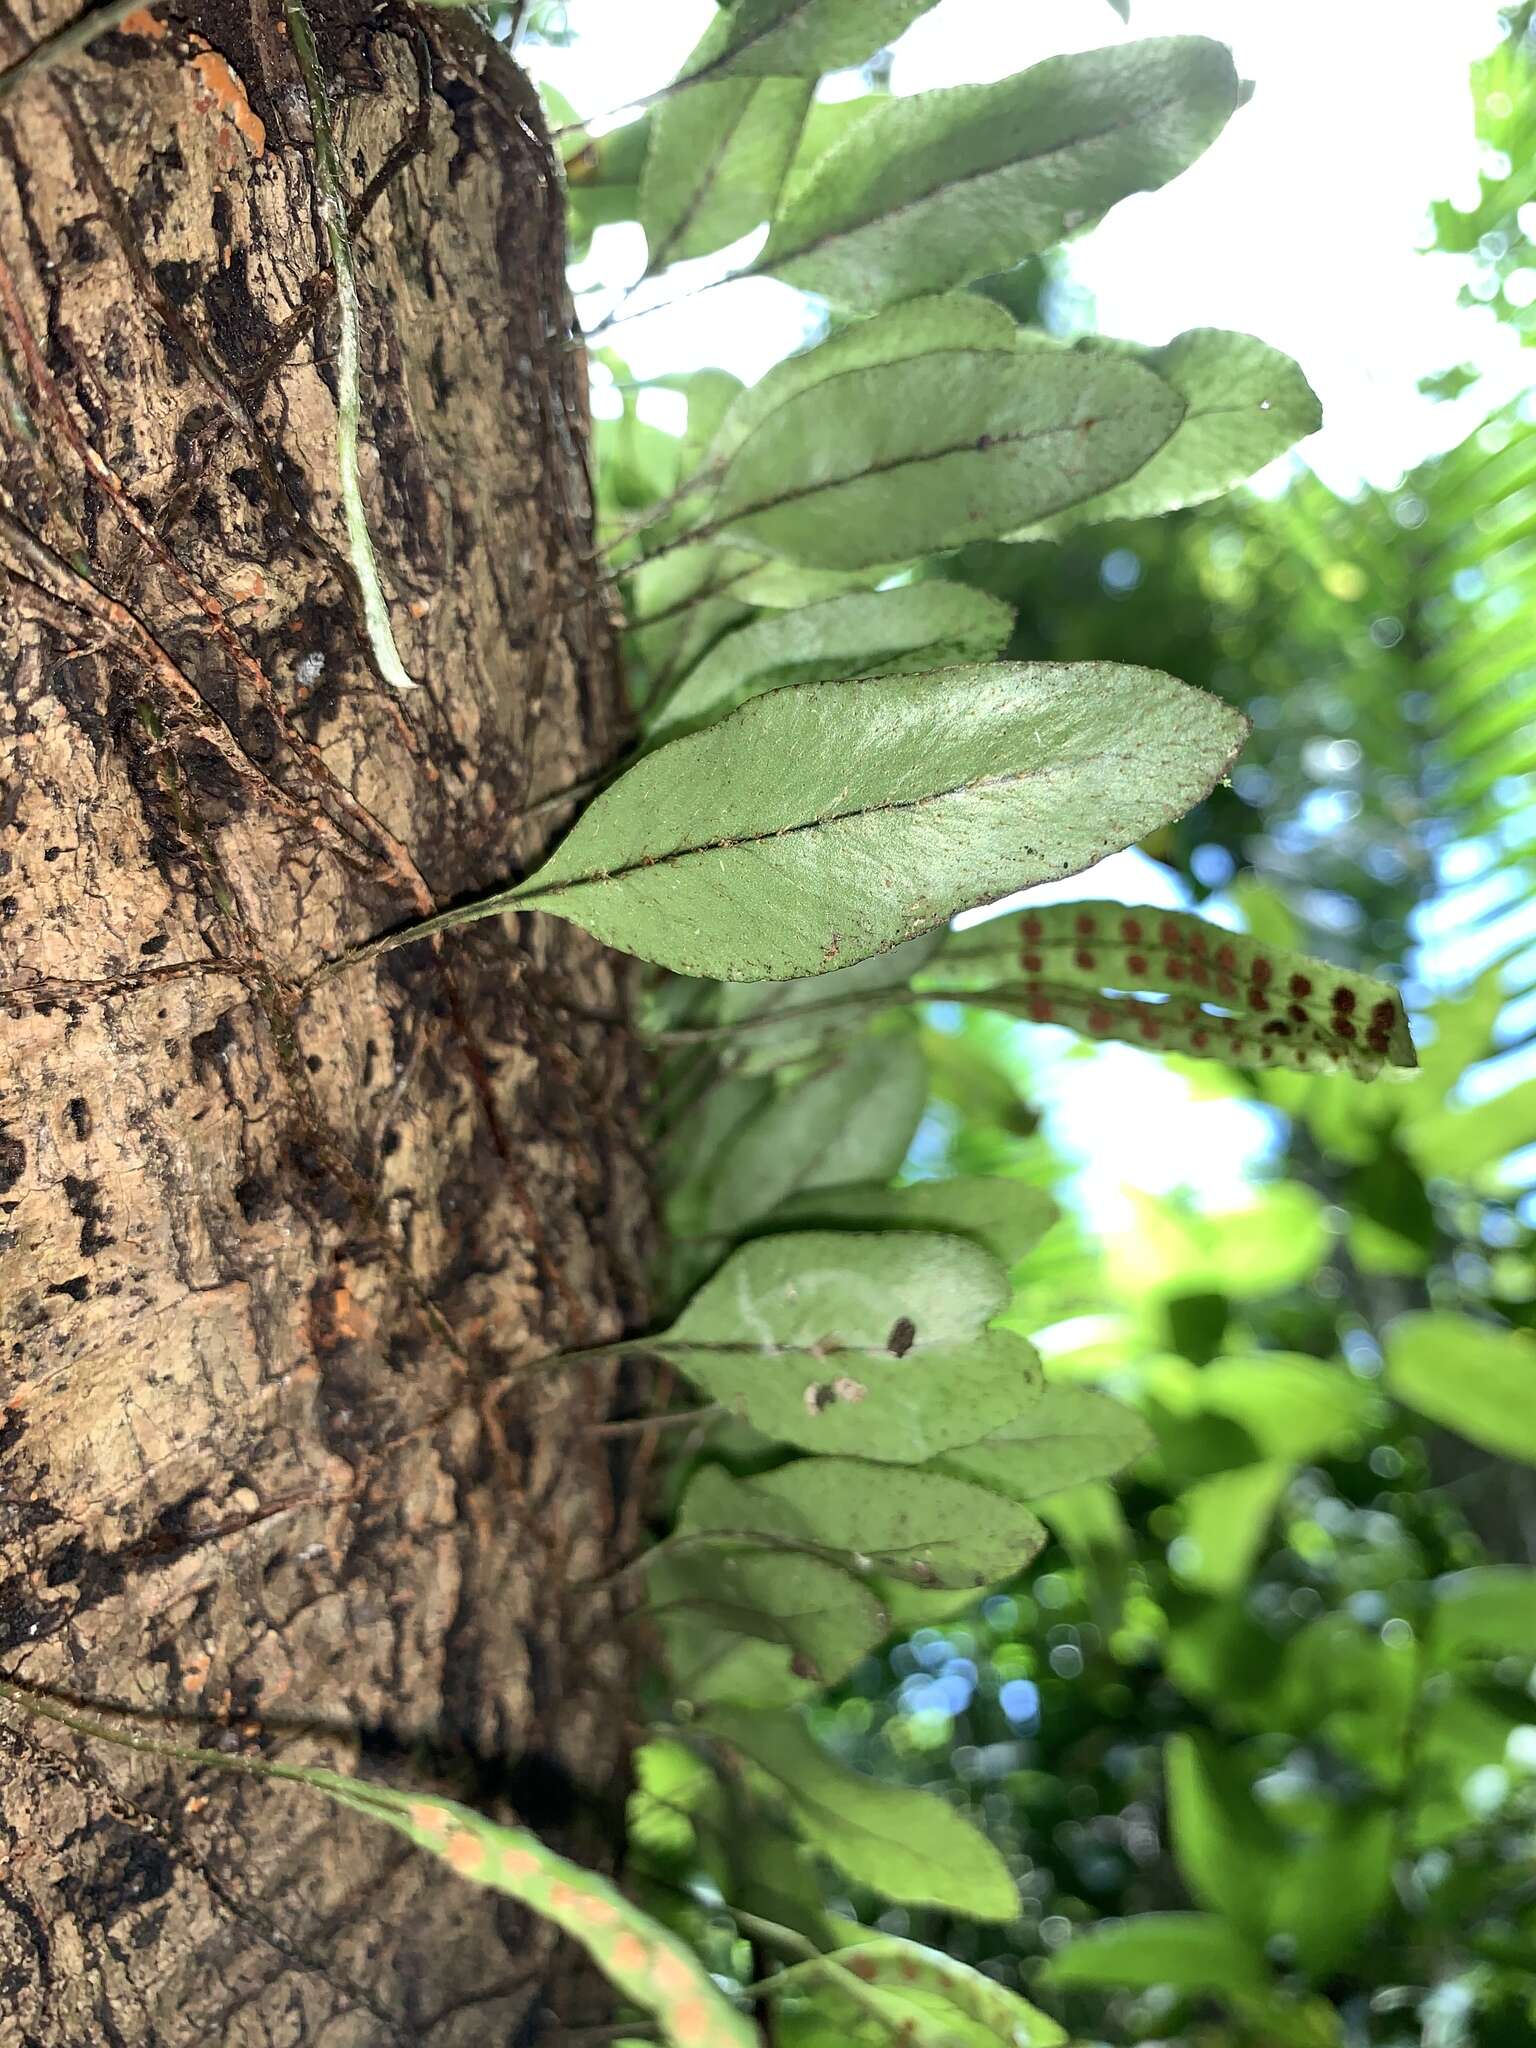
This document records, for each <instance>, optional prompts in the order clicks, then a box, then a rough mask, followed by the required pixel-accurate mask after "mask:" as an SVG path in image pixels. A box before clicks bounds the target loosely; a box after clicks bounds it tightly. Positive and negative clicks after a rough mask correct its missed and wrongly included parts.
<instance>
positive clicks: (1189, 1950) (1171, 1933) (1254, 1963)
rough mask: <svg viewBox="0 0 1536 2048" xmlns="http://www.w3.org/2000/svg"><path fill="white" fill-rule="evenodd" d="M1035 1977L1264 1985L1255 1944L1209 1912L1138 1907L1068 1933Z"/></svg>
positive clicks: (1221, 1987) (1183, 1985)
mask: <svg viewBox="0 0 1536 2048" xmlns="http://www.w3.org/2000/svg"><path fill="white" fill-rule="evenodd" d="M1040 1981H1041V1982H1042V1983H1045V1984H1050V1985H1052V1986H1054V1987H1056V1988H1057V1989H1060V1988H1061V1987H1062V1986H1063V1985H1075V1984H1117V1985H1121V1986H1123V1987H1124V1988H1125V1989H1127V1990H1133V1991H1142V1990H1148V1989H1150V1988H1151V1987H1152V1986H1153V1985H1157V1984H1169V1985H1172V1986H1173V1987H1174V1988H1175V1989H1177V1990H1179V1991H1215V1992H1224V1993H1225V1994H1226V1995H1227V1996H1228V1997H1241V1996H1243V1995H1244V1994H1245V1993H1249V1992H1262V1991H1266V1990H1268V1989H1269V1987H1270V1984H1271V1981H1272V1980H1271V1977H1270V1972H1269V1965H1268V1964H1267V1963H1266V1962H1265V1960H1264V1952H1263V1950H1262V1948H1260V1947H1258V1946H1257V1945H1256V1944H1255V1943H1253V1942H1251V1941H1248V1940H1246V1939H1245V1938H1244V1936H1243V1935H1241V1934H1240V1933H1239V1932H1238V1931H1237V1929H1236V1928H1235V1927H1233V1926H1231V1925H1230V1923H1229V1922H1227V1921H1226V1920H1223V1919H1221V1918H1219V1917H1218V1916H1217V1915H1216V1914H1214V1913H1138V1914H1137V1915H1136V1917H1135V1918H1134V1919H1133V1920H1118V1921H1113V1922H1111V1923H1110V1924H1109V1925H1107V1926H1098V1927H1092V1928H1089V1929H1088V1930H1087V1931H1086V1932H1085V1933H1082V1934H1078V1935H1076V1936H1074V1938H1073V1940H1072V1941H1071V1942H1070V1943H1069V1945H1068V1946H1067V1947H1066V1948H1063V1949H1058V1950H1057V1952H1056V1954H1055V1955H1053V1956H1052V1957H1050V1959H1049V1960H1048V1961H1047V1962H1046V1964H1045V1966H1044V1968H1043V1969H1042V1971H1041V1973H1040Z"/></svg>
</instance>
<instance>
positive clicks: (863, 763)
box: [394, 662, 1247, 981]
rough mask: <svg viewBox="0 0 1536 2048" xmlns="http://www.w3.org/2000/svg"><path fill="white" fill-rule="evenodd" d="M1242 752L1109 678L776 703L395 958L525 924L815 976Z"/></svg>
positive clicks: (716, 963)
mask: <svg viewBox="0 0 1536 2048" xmlns="http://www.w3.org/2000/svg"><path fill="white" fill-rule="evenodd" d="M1246 732H1247V721H1246V719H1244V718H1243V717H1242V715H1241V714H1240V713H1238V712H1236V711H1233V710H1231V709H1230V708H1229V707H1228V706H1226V705H1224V704H1221V703H1219V702H1218V701H1217V700H1216V699H1215V698H1214V697H1208V696H1205V695H1204V694H1203V693H1202V692H1200V691H1198V690H1192V689H1190V688H1188V687H1187V686H1186V685H1185V684H1183V683H1179V682H1176V681H1175V680H1174V679H1173V678H1172V677H1171V676H1165V675H1160V674H1159V673H1158V672H1157V671H1156V670H1153V669H1138V668H1122V667H1118V666H1115V665H1113V664H1110V663H1105V662H1085V663H1082V664H1078V665H1073V666H1056V665H1054V664H1048V663H1025V662H998V663H994V664H993V665H991V666H989V667H977V668H952V669H941V670H938V671H937V672H935V673H934V674H931V675H922V676H892V677H881V678H876V679H871V680H868V681H865V682H852V683H805V684H802V685H801V686H800V687H799V688H797V689H789V690H773V691H770V692H769V693H768V695H766V696H763V697H757V698H754V699H753V700H752V701H751V702H750V703H748V704H744V705H743V706H742V707H741V709H740V710H739V711H733V712H732V713H731V714H730V716H729V717H727V718H724V719H722V720H721V721H720V723H719V724H718V725H712V726H710V727H708V728H707V729H706V730H705V731H703V732H697V733H691V734H689V735H688V736H687V737H685V738H683V739H679V740H673V741H672V742H670V744H668V745H666V746H664V747H659V748H658V749H657V750H656V752H655V753H653V754H648V755H647V756H646V757H645V758H644V759H643V760H641V761H639V762H638V763H637V764H636V765H635V766H634V767H633V768H631V769H630V770H629V772H628V774H627V775H624V776H622V777H621V778H620V779H619V781H618V782H616V783H615V784H614V785H613V787H612V788H611V789H609V790H606V791H605V792H604V793H603V794H602V795H601V796H599V797H598V798H597V800H596V801H595V802H594V803H593V804H592V805H591V806H590V808H589V809H588V810H587V811H586V812H584V813H583V815H582V817H581V818H580V819H579V820H578V821H577V823H576V825H575V827H574V828H573V829H572V831H571V832H570V833H569V834H568V836H567V837H566V839H565V840H564V842H563V843H562V845H561V846H560V848H559V850H558V852H557V853H556V854H555V855H554V857H553V858H552V859H551V860H550V861H549V862H548V863H547V864H546V866H544V867H543V868H541V869H540V870H539V872H538V873H537V874H536V875H534V876H533V877H531V879H530V880H528V881H526V882H524V883H522V884H521V885H520V886H519V887H518V888H516V889H514V890H511V891H508V892H507V893H506V894H505V895H503V896H499V897H496V898H493V899H491V900H490V901H488V902H486V903H481V904H476V905H472V906H468V907H467V908H466V909H464V910H452V911H447V912H445V913H444V914H443V915H442V916H441V917H440V918H437V919H432V920H428V921H427V922H426V923H424V924H421V925H417V926H416V927H414V929H413V931H412V933H411V934H410V936H412V937H420V936H424V935H425V934H426V933H427V932H430V931H434V930H442V929H445V928H446V927H448V926H450V925H453V924H458V923H462V922H464V921H465V919H466V918H467V917H474V916H486V915H489V914H491V913H493V912H494V911H498V910H503V909H512V908H520V909H544V910H550V911H554V912H555V913H557V914H558V915H560V916H562V917H568V918H570V919H572V921H573V922H575V923H577V924H580V925H582V926H584V927H585V929H586V930H588V931H590V932H592V933H593V934H594V935H595V936H597V937H598V938H600V939H602V940H604V941H605V943H607V944H609V945H615V946H618V947H620V948H621V949H623V950H625V951H628V952H632V953H638V954H639V955H640V956H641V957H642V958H643V959H648V960H655V961H658V962H659V963H660V964H661V965H662V966H665V967H671V968H674V969H675V970H677V971H678V972H680V973H683V974H694V975H703V976H706V977H708V978H711V979H714V980H719V981H759V980H790V979H793V978H796V977H798V976H802V975H811V974H820V973H825V972H826V970H827V969H828V968H831V967H842V966H848V965H851V964H852V962H854V961H856V960H862V959H866V958H867V957H868V956H869V955H870V954H871V953H878V952H883V951H884V950H885V949H886V948H888V947H890V946H894V945H897V944H899V943H900V942H901V941H902V940H903V939H908V938H913V937H915V936H916V935H917V934H918V933H919V932H924V931H929V930H931V929H932V928H933V927H934V926H935V925H936V924H938V923H940V922H941V921H942V920H944V919H945V918H947V917H949V916H951V915H952V914H953V913H954V912H955V911H957V910H960V909H963V908H965V907H967V906H969V905H971V904H974V903H977V902H985V901H989V900H995V899H996V898H998V897H1001V896H1006V895H1009V894H1010V893H1011V892H1012V891H1014V890H1016V889H1020V888H1024V887H1026V886H1027V885H1028V884H1029V883H1031V882H1036V881H1044V880H1046V879H1048V878H1049V879H1053V880H1054V879H1057V878H1059V877H1061V876H1063V875H1070V874H1075V873H1076V872H1078V871H1079V870H1080V869H1082V868H1084V867H1089V866H1091V865H1092V864H1093V863H1094V862H1095V861H1098V860H1101V859H1103V857H1104V856H1105V854H1108V853H1113V852H1116V851H1118V850H1119V849H1120V848H1122V847H1125V846H1129V845H1132V844H1134V843H1135V841H1136V840H1138V839H1140V838H1142V837H1143V836H1144V835H1145V834H1146V833H1148V832H1150V831H1151V830H1153V829H1154V827H1156V826H1158V825H1161V824H1164V823H1166V822H1168V821H1169V820H1170V819H1172V818H1176V817H1180V816H1182V815H1183V813H1184V812H1185V811H1187V810H1189V809H1190V808H1191V807H1192V806H1193V805H1194V804H1196V803H1198V802H1199V801H1200V799H1201V798H1202V797H1203V796H1205V795H1206V794H1207V793H1208V792H1209V791H1210V789H1211V788H1212V787H1213V785H1214V784H1215V783H1216V781H1217V780H1218V779H1219V778H1220V777H1221V776H1222V775H1223V774H1225V772H1226V770H1227V768H1228V766H1229V765H1230V763H1231V761H1232V760H1233V758H1234V757H1235V755H1236V753H1237V750H1238V748H1239V746H1240V745H1241V743H1242V740H1243V738H1244V736H1245V734H1246ZM405 936H406V935H405V934H401V935H398V937H397V938H396V939H395V940H394V943H399V939H400V938H403V937H405Z"/></svg>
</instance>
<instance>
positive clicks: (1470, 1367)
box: [1386, 1310, 1536, 1465]
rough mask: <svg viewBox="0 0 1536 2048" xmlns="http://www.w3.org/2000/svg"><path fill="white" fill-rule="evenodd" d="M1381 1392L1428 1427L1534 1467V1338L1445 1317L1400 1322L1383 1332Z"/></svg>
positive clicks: (1444, 1313)
mask: <svg viewBox="0 0 1536 2048" xmlns="http://www.w3.org/2000/svg"><path fill="white" fill-rule="evenodd" d="M1386 1355H1387V1357H1386V1381H1387V1386H1388V1388H1389V1389H1390V1390H1391V1392H1392V1393H1394V1394H1395V1395H1396V1396H1397V1398H1398V1400H1400V1401H1406V1402H1407V1404H1408V1406H1409V1407H1410V1408H1416V1409H1417V1410H1418V1411H1419V1413H1420V1414H1421V1415H1427V1416H1428V1417H1429V1419H1430V1421H1431V1422H1438V1423H1442V1424H1443V1425H1444V1427H1445V1428H1447V1429H1453V1430H1455V1432H1456V1434H1457V1435H1458V1436H1464V1437H1466V1438H1467V1440H1468V1441H1469V1442H1470V1443H1474V1444H1479V1445H1481V1447H1482V1448H1483V1449H1484V1450H1485V1451H1493V1452H1495V1453H1496V1454H1497V1455H1498V1456H1500V1457H1504V1458H1518V1459H1520V1460H1521V1461H1522V1462H1523V1463H1524V1464H1527V1465H1536V1338H1533V1337H1532V1336H1531V1335H1530V1333H1529V1332H1528V1331H1525V1330H1505V1329H1500V1328H1498V1326H1497V1325H1495V1324H1493V1323H1480V1322H1477V1321H1474V1319H1473V1318H1472V1317H1471V1316H1462V1315H1456V1314H1454V1313H1452V1312H1451V1311H1450V1310H1435V1311H1431V1312H1430V1313H1428V1314H1425V1315H1410V1316H1399V1317H1398V1319H1397V1321H1396V1322H1395V1323H1393V1324H1392V1326H1391V1327H1390V1329H1389V1330H1388V1331H1387V1341H1386Z"/></svg>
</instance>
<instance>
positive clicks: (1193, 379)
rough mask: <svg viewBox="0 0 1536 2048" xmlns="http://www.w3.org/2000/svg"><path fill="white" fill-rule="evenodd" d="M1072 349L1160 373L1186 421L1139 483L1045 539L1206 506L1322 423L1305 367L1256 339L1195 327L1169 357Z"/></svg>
mask: <svg viewBox="0 0 1536 2048" xmlns="http://www.w3.org/2000/svg"><path fill="white" fill-rule="evenodd" d="M1073 345H1074V347H1076V348H1077V350H1078V351H1079V352H1080V353H1082V354H1085V355H1093V354H1100V353H1108V354H1115V355H1122V356H1128V357H1130V358H1131V359H1132V360H1133V361H1136V362H1140V363H1144V364H1145V365H1146V366H1147V368H1148V369H1151V370H1156V372H1157V374H1158V375H1159V376H1160V377H1161V378H1162V379H1163V380H1164V382H1165V383H1167V384H1169V385H1171V386H1172V388H1173V389H1174V390H1175V391H1176V392H1178V394H1179V396H1180V397H1181V398H1182V399H1183V401H1184V417H1183V419H1182V420H1181V421H1180V422H1179V425H1178V427H1177V428H1176V429H1175V431H1174V432H1173V434H1172V435H1171V436H1170V437H1169V439H1168V440H1167V441H1166V442H1165V443H1164V445H1163V446H1162V447H1161V448H1160V449H1159V450H1158V451H1157V453H1156V454H1155V455H1154V456H1152V457H1151V459H1150V460H1149V461H1148V462H1147V463H1146V464H1145V466H1144V467H1143V468H1141V469H1139V470H1138V471H1137V472H1136V474H1135V475H1134V476H1133V477H1129V478H1128V479H1127V480H1126V481H1125V482H1124V483H1123V484H1117V485H1116V486H1115V487H1114V489H1113V490H1109V491H1106V492H1105V493H1104V494H1103V496H1102V497H1098V498H1089V499H1087V500H1086V501H1085V502H1084V503H1082V504H1080V505H1075V506H1074V507H1073V508H1072V510H1071V511H1070V512H1063V513H1059V514H1058V515H1057V516H1056V517H1055V518H1054V519H1050V520H1047V521H1046V522H1044V524H1043V526H1042V527H1039V528H1036V532H1037V533H1039V532H1044V533H1048V534H1058V533H1064V532H1067V531H1068V530H1070V529H1071V528H1072V527H1075V526H1087V525H1090V524H1094V523H1098V522H1102V521H1104V520H1106V519H1144V518H1148V517H1150V516H1152V515H1153V514H1155V513H1160V512H1172V511H1174V510H1176V509H1177V508H1178V507H1179V506H1181V505H1201V504H1204V503H1205V501H1206V500H1207V499H1208V498H1215V497H1219V496H1220V495H1221V494H1222V492H1224V491H1229V490H1231V488H1232V486H1233V485H1234V484H1237V483H1241V482H1242V481H1243V479H1244V478H1245V477H1250V476H1252V475H1253V474H1254V473H1255V471H1256V470H1260V469H1262V468H1263V467H1264V465H1265V463H1266V462H1271V461H1273V460H1274V458H1275V457H1276V456H1277V455H1283V454H1284V453H1285V451H1286V449H1287V448H1292V447H1294V446H1295V444H1296V443H1297V442H1298V441H1304V440H1305V439H1306V437H1307V436H1308V435H1309V434H1315V433H1316V432H1317V430H1318V428H1319V427H1320V426H1321V425H1322V423H1323V411H1322V407H1321V406H1320V405H1319V404H1318V402H1317V394H1316V393H1315V392H1314V391H1313V389H1312V387H1311V385H1310V384H1309V383H1308V382H1307V380H1306V378H1305V377H1304V376H1303V375H1302V373H1301V370H1300V368H1299V366H1298V365H1297V364H1296V363H1294V362H1293V361H1292V360H1291V358H1290V357H1289V356H1287V355H1282V354H1281V352H1280V350H1279V349H1277V348H1270V347H1269V345H1268V344H1267V343H1266V342H1262V341H1256V340H1255V339H1254V337H1253V336H1252V335H1251V334H1230V333H1227V332H1224V331H1223V330H1222V329H1220V328H1215V327H1196V328H1192V329H1191V330H1190V331H1189V332H1188V333H1187V334H1180V335H1177V336H1176V337H1175V338H1174V339H1173V340H1172V341H1171V342H1169V344H1168V346H1167V347H1166V348H1151V349H1146V348H1135V347H1133V346H1132V344H1131V343H1129V342H1124V341H1101V340H1098V339H1096V338H1095V339H1090V340H1084V341H1081V342H1078V343H1075V344H1073ZM1021 537H1022V536H1021Z"/></svg>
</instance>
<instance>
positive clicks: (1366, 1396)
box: [1195, 1351, 1382, 1464]
mask: <svg viewBox="0 0 1536 2048" xmlns="http://www.w3.org/2000/svg"><path fill="white" fill-rule="evenodd" d="M1195 1393H1196V1397H1197V1398H1198V1400H1199V1402H1200V1404H1201V1406H1202V1407H1204V1408H1205V1409H1207V1410H1209V1411H1212V1412H1214V1413H1215V1414H1218V1415H1225V1416H1228V1417H1229V1418H1230V1419H1231V1420H1232V1421H1233V1422H1237V1423H1240V1424H1241V1425H1242V1427H1243V1428H1244V1429H1245V1430H1246V1431H1247V1432H1248V1435H1249V1436H1250V1437H1252V1439H1253V1441H1254V1443H1255V1444H1256V1445H1257V1446H1258V1448H1259V1449H1260V1450H1261V1451H1262V1452H1263V1453H1264V1455H1265V1456H1266V1457H1267V1458H1279V1459H1288V1460H1291V1461H1292V1462H1295V1463H1298V1464H1299V1463H1304V1462H1305V1461H1306V1460H1307V1459H1309V1458H1317V1457H1322V1456H1331V1455H1334V1454H1336V1453H1338V1452H1340V1451H1343V1450H1346V1449H1348V1448H1349V1447H1350V1446H1351V1445H1353V1444H1355V1443H1358V1442H1359V1440H1360V1439H1361V1437H1362V1436H1364V1435H1365V1434H1366V1433H1367V1432H1368V1431H1369V1430H1371V1429H1372V1428H1373V1427H1375V1426H1377V1425H1378V1424H1379V1421H1380V1416H1381V1408H1382V1404H1381V1399H1380V1396H1379V1395H1378V1394H1377V1393H1376V1391H1375V1389H1374V1388H1373V1387H1372V1386H1370V1385H1369V1383H1368V1382H1366V1381H1365V1380H1360V1379H1356V1378H1355V1377H1354V1375H1353V1374H1352V1373H1351V1372H1350V1371H1349V1370H1348V1369H1347V1368H1346V1367H1344V1366H1342V1365H1326V1364H1324V1363H1323V1362H1322V1361H1321V1360H1319V1359H1315V1358H1304V1357H1299V1356H1297V1355H1296V1354H1294V1353H1291V1352H1285V1351H1261V1352H1257V1353H1255V1354H1254V1355H1253V1356H1252V1357H1251V1358H1232V1357H1225V1358H1217V1359H1213V1360H1212V1362H1211V1363H1210V1364H1209V1365H1208V1366H1206V1367H1205V1368H1204V1369H1203V1370H1202V1371H1201V1373H1200V1374H1199V1376H1198V1379H1197V1380H1196V1382H1195Z"/></svg>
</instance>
